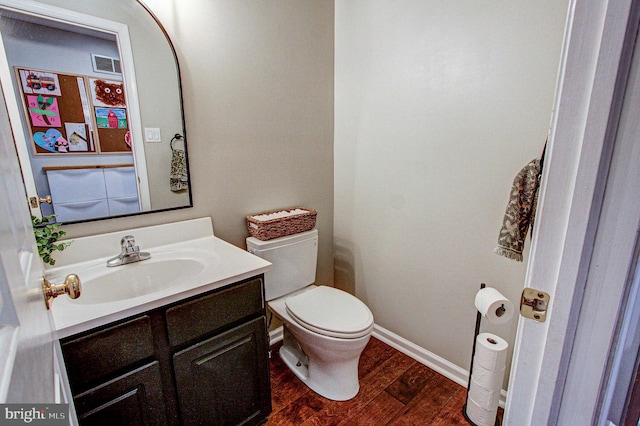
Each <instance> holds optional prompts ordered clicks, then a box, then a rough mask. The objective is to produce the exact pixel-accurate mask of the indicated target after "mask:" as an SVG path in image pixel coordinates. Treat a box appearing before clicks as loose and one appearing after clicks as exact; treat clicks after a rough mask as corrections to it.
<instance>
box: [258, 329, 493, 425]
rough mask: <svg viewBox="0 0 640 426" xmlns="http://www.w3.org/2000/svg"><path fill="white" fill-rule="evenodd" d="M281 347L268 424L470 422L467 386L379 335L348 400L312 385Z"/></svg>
mask: <svg viewBox="0 0 640 426" xmlns="http://www.w3.org/2000/svg"><path fill="white" fill-rule="evenodd" d="M277 349H279V347H277V346H276V347H274V348H273V351H272V352H273V357H272V359H271V387H272V392H271V395H272V396H271V400H272V404H273V412H272V413H271V415H270V416H269V421H268V422H267V423H266V426H276V425H295V426H308V425H317V426H329V425H340V426H342V425H345V426H352V425H370V426H381V425H432V426H452V425H469V423H468V422H467V421H466V420H465V418H464V416H463V415H462V406H463V405H464V404H465V401H466V389H465V388H464V387H462V386H460V385H458V384H457V383H455V382H453V381H451V380H450V379H448V378H446V377H444V376H442V375H440V374H438V373H436V372H435V371H433V370H431V369H430V368H429V367H427V366H425V365H423V364H420V363H419V362H417V361H415V360H414V359H412V358H410V357H408V356H407V355H405V354H403V353H401V352H399V351H397V350H396V349H394V348H392V347H391V346H389V345H387V344H385V343H383V342H381V341H380V340H377V339H375V338H371V340H370V341H369V344H368V345H367V347H366V348H365V350H364V352H363V353H362V356H361V357H360V368H359V377H360V392H359V393H358V395H357V396H356V397H355V398H353V399H351V400H349V401H343V402H338V401H331V400H328V399H326V398H323V397H321V396H319V395H318V394H316V393H314V392H313V391H311V390H310V389H309V388H307V387H306V386H305V385H304V384H303V383H302V382H301V381H300V380H298V378H297V377H295V376H294V374H293V373H292V372H291V371H289V369H288V368H287V367H286V366H285V365H284V363H283V362H282V360H281V359H280V357H279V356H278V354H277ZM499 411H500V413H501V412H502V409H500V410H499Z"/></svg>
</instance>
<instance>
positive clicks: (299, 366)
mask: <svg viewBox="0 0 640 426" xmlns="http://www.w3.org/2000/svg"><path fill="white" fill-rule="evenodd" d="M317 232H318V231H317V230H315V229H314V230H312V231H308V232H303V233H300V234H295V235H291V236H287V237H281V238H277V239H274V240H268V241H261V240H258V239H256V238H254V237H249V238H247V249H248V250H249V251H250V252H252V253H254V254H256V255H258V256H260V257H263V258H265V259H267V260H269V261H270V262H271V263H273V269H272V270H271V271H269V272H267V273H265V294H266V299H267V304H268V306H269V308H270V309H271V311H272V312H273V313H274V315H276V316H277V317H278V318H280V319H281V321H282V323H283V344H282V347H281V348H280V352H279V353H280V357H281V358H282V360H283V361H284V363H285V364H286V365H287V367H289V369H291V371H292V372H293V373H294V374H295V375H296V376H297V377H298V378H299V379H300V380H301V381H302V382H303V383H305V384H306V385H307V386H308V387H309V388H310V389H312V390H313V391H314V392H316V393H318V394H320V395H322V396H324V397H325V398H328V399H332V400H336V401H345V400H348V399H351V398H353V397H354V396H356V395H357V393H358V390H359V388H360V385H359V382H358V361H359V359H360V355H361V354H362V351H363V350H364V348H365V346H366V345H367V342H368V341H369V339H370V337H371V333H372V331H373V324H374V322H373V314H372V313H371V311H370V310H369V308H368V307H367V306H366V305H365V304H364V303H363V302H362V301H360V300H359V299H357V298H356V297H355V296H352V295H351V294H349V293H347V292H344V291H342V290H339V289H336V288H333V287H328V286H316V285H313V284H312V283H313V282H314V281H315V268H316V259H317V239H318V236H317V235H318V234H317Z"/></svg>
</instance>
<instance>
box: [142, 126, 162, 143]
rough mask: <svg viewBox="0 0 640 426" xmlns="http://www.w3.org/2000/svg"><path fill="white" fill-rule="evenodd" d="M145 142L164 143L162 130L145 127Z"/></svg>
mask: <svg viewBox="0 0 640 426" xmlns="http://www.w3.org/2000/svg"><path fill="white" fill-rule="evenodd" d="M144 141H145V142H162V139H160V129H159V128H157V127H145V128H144Z"/></svg>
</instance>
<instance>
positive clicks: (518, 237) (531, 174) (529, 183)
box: [493, 159, 542, 262]
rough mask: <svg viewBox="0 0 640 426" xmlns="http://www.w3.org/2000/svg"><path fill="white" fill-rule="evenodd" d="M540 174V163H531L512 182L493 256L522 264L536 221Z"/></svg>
mask: <svg viewBox="0 0 640 426" xmlns="http://www.w3.org/2000/svg"><path fill="white" fill-rule="evenodd" d="M541 171H542V168H541V164H540V160H538V159H534V160H532V161H531V162H529V163H528V164H527V165H526V166H524V167H523V168H522V170H520V172H518V174H517V175H516V177H515V178H514V179H513V185H512V186H511V193H510V194H509V202H508V203H507V210H506V212H505V214H504V219H503V221H502V228H501V229H500V234H499V236H498V246H497V247H496V248H495V249H494V250H493V252H494V253H496V254H499V255H501V256H505V257H507V258H509V259H513V260H517V261H518V262H522V249H523V247H524V240H525V238H526V237H527V232H528V230H529V227H531V228H533V221H534V219H535V214H536V204H537V202H538V188H539V186H540V174H541Z"/></svg>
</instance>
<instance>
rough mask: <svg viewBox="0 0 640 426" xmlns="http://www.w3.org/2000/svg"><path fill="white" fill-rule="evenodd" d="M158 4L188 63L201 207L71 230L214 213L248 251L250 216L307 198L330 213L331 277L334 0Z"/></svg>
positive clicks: (323, 240)
mask: <svg viewBox="0 0 640 426" xmlns="http://www.w3.org/2000/svg"><path fill="white" fill-rule="evenodd" d="M146 4H147V5H148V6H149V7H150V8H151V9H152V10H153V11H154V13H155V14H156V15H157V16H158V18H159V19H160V21H161V22H163V24H164V25H165V27H166V29H167V31H168V33H169V35H170V37H171V39H172V41H173V43H174V45H175V48H176V51H177V54H178V57H179V60H180V66H181V71H182V76H183V91H184V108H185V115H186V128H187V136H188V142H189V161H190V166H191V172H192V182H193V204H194V207H193V208H190V209H183V210H177V211H173V212H165V213H154V214H148V215H143V216H138V217H131V218H126V219H111V220H105V221H98V222H90V223H86V224H78V225H69V226H66V227H65V230H67V232H68V233H69V236H71V237H74V236H81V235H86V234H90V233H95V232H106V231H114V230H119V229H125V228H129V227H136V226H145V225H152V224H158V223H164V222H170V221H176V220H182V219H188V218H195V217H202V216H209V217H212V218H213V225H214V231H215V233H216V235H217V236H219V237H221V238H223V239H225V240H227V241H229V242H231V243H233V244H235V245H238V246H240V247H243V248H244V238H245V237H246V236H247V235H248V233H247V230H246V226H245V223H244V217H245V215H247V214H250V213H255V212H258V211H262V210H268V209H275V208H282V207H289V206H307V207H312V208H315V209H317V210H318V212H319V213H318V222H317V227H318V229H319V231H320V246H319V267H318V276H317V278H318V282H320V283H331V282H332V279H333V253H332V250H333V249H332V240H333V53H334V51H333V45H334V43H333V37H334V36H333V33H334V20H333V19H334V14H333V11H334V5H333V2H332V1H312V2H300V1H298V0H276V1H274V0H263V1H256V0H251V1H242V0H241V1H238V0H180V1H178V0H175V1H166V0H148V1H146ZM167 142H168V141H167ZM168 166H169V164H167V167H168Z"/></svg>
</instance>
